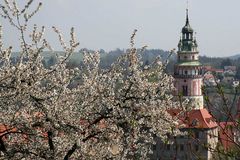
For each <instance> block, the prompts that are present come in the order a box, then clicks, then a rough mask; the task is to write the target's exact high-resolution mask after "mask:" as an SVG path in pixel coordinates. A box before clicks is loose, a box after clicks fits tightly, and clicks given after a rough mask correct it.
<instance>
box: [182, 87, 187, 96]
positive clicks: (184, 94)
mask: <svg viewBox="0 0 240 160" xmlns="http://www.w3.org/2000/svg"><path fill="white" fill-rule="evenodd" d="M182 89H183V96H188V87H187V86H182Z"/></svg>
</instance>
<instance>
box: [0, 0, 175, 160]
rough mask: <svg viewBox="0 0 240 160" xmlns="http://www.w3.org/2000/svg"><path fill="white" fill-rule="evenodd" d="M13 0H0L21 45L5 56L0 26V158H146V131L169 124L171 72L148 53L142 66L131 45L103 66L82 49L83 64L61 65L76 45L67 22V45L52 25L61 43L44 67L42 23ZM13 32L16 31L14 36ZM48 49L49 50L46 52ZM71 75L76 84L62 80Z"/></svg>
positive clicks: (149, 140)
mask: <svg viewBox="0 0 240 160" xmlns="http://www.w3.org/2000/svg"><path fill="white" fill-rule="evenodd" d="M33 2H34V1H33V0H29V1H28V2H27V3H26V5H25V6H24V7H23V8H20V7H18V5H17V2H16V1H15V0H4V1H3V2H1V3H0V8H1V12H0V15H1V17H2V19H1V20H8V21H9V22H10V24H11V26H12V27H14V28H15V29H16V30H18V31H19V34H20V47H21V50H20V52H19V55H18V59H17V62H16V63H13V62H12V61H11V57H12V50H13V47H11V46H9V47H8V46H4V44H3V40H2V39H3V38H2V36H5V35H4V34H2V26H1V27H0V31H1V34H0V65H1V67H0V108H1V109H0V126H1V127H0V159H23V158H25V159H65V160H67V159H69V158H71V159H103V158H105V159H108V158H114V159H136V158H137V157H138V158H141V159H146V158H147V155H148V153H150V151H151V144H152V143H153V138H152V137H153V135H157V136H160V137H164V136H165V135H166V133H167V132H172V131H175V129H174V128H175V125H176V124H175V121H174V120H173V119H172V118H171V117H170V116H169V115H168V114H167V112H166V110H167V109H169V108H170V107H171V106H177V104H175V102H173V100H172V98H173V97H172V95H171V93H172V90H173V84H172V81H173V79H172V77H171V76H170V75H168V74H166V73H165V71H164V70H165V65H164V63H162V62H161V61H160V59H156V61H155V62H154V63H152V64H151V65H148V66H143V64H142V62H141V57H140V55H139V54H138V52H137V49H136V48H135V47H134V37H135V33H136V31H134V33H133V35H132V37H131V42H130V49H129V51H128V52H127V53H126V54H124V55H123V56H121V57H119V58H118V60H117V61H116V62H115V63H113V64H112V65H111V67H110V68H109V69H107V70H103V69H101V68H100V67H99V63H100V54H99V53H98V52H95V53H83V54H84V58H83V65H82V66H81V67H79V68H75V69H69V68H67V67H66V62H67V61H68V59H69V57H70V55H71V54H72V53H73V52H74V51H75V50H76V49H77V47H78V45H79V43H78V42H77V40H76V38H75V35H74V29H73V28H72V29H71V32H70V38H71V40H70V42H69V44H67V43H65V42H64V39H63V36H62V34H61V33H60V31H59V30H58V29H57V28H56V27H53V31H54V32H56V35H57V36H58V38H59V42H60V44H61V46H62V47H63V50H64V53H65V54H64V55H62V54H59V55H58V54H57V57H58V61H57V63H56V64H55V65H53V66H51V67H50V68H45V67H44V66H43V64H42V59H43V57H42V53H43V51H45V50H51V46H50V44H49V43H48V42H47V40H46V39H45V38H44V30H45V27H41V28H40V29H39V27H38V26H37V25H34V27H33V29H32V31H31V33H30V37H26V36H25V35H27V34H29V31H28V30H29V29H28V27H29V26H28V22H29V20H31V18H32V17H33V16H34V15H35V14H36V13H37V12H38V10H39V9H40V7H41V6H42V3H39V4H38V6H37V8H36V10H34V11H32V12H31V10H30V5H32V4H33ZM14 38H15V39H17V38H18V37H14ZM53 54H55V52H53ZM76 78H78V79H80V80H79V83H78V85H76V86H74V87H70V85H71V84H72V83H73V82H74V81H75V79H76Z"/></svg>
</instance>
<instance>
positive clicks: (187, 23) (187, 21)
mask: <svg viewBox="0 0 240 160" xmlns="http://www.w3.org/2000/svg"><path fill="white" fill-rule="evenodd" d="M186 25H189V18H188V0H187V9H186Z"/></svg>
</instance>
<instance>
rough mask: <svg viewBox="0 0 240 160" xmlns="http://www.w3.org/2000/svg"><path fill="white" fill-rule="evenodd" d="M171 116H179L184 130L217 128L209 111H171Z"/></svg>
mask: <svg viewBox="0 0 240 160" xmlns="http://www.w3.org/2000/svg"><path fill="white" fill-rule="evenodd" d="M168 112H169V114H170V115H171V116H174V117H175V116H177V118H178V119H179V125H180V126H181V125H183V128H203V129H204V128H215V127H217V126H218V125H217V123H216V122H215V120H214V119H213V117H212V115H211V114H210V113H209V112H208V110H207V109H205V108H204V109H198V110H191V111H188V112H181V110H179V109H174V110H169V111H168Z"/></svg>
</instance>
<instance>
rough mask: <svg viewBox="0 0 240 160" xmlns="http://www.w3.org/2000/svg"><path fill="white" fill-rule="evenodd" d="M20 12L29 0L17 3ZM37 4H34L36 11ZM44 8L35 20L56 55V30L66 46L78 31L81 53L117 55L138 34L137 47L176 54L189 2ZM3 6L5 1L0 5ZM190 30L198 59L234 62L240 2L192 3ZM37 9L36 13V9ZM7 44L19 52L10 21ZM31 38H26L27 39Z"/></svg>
mask: <svg viewBox="0 0 240 160" xmlns="http://www.w3.org/2000/svg"><path fill="white" fill-rule="evenodd" d="M17 2H18V3H19V6H21V5H23V4H24V2H26V0H17ZM38 2H40V1H39V0H35V2H34V4H35V5H36V4H37V3H38ZM41 2H43V6H42V8H41V10H40V12H39V13H37V15H36V16H35V17H33V19H31V21H30V24H29V27H32V26H33V24H37V25H38V26H42V25H44V26H46V34H45V36H46V37H47V39H48V40H49V41H50V42H51V45H52V46H53V48H54V49H55V50H61V47H60V45H59V43H58V41H57V36H56V35H55V34H54V33H53V32H52V26H56V27H58V28H59V29H60V30H61V31H62V33H63V34H64V36H65V37H66V40H67V39H68V38H69V32H70V28H71V27H72V26H73V27H75V30H76V35H77V38H78V40H79V42H80V48H89V49H95V50H99V49H104V50H107V51H109V50H114V49H116V48H120V49H124V48H128V47H129V41H130V36H131V34H132V32H133V30H134V29H137V30H138V32H137V36H136V47H142V46H144V45H148V46H149V47H148V48H159V49H163V50H171V49H172V48H177V44H178V41H179V38H180V32H181V28H182V27H183V26H184V24H185V14H186V7H187V0H41ZM0 3H3V0H0ZM188 6H189V18H190V25H191V26H192V28H193V29H194V31H195V32H196V33H197V35H196V36H197V41H198V44H199V51H200V55H207V56H213V57H215V56H218V57H224V56H231V55H235V54H240V21H239V19H240V0H189V5H188ZM32 8H34V7H32ZM0 23H1V24H2V25H3V27H4V30H3V31H4V42H5V43H6V44H8V45H10V44H11V45H13V46H14V49H15V50H17V49H18V47H17V46H19V44H18V43H19V42H18V37H17V36H18V34H17V32H16V30H15V29H13V28H12V27H11V26H9V24H8V23H7V21H6V20H3V19H0ZM26 35H27V33H26Z"/></svg>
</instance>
